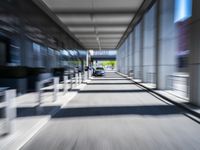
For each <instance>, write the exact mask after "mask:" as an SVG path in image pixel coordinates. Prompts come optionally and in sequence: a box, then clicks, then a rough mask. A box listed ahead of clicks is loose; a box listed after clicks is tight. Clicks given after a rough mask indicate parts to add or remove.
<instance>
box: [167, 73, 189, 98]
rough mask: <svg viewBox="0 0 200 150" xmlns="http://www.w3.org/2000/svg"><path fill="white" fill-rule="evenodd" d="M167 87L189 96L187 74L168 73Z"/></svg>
mask: <svg viewBox="0 0 200 150" xmlns="http://www.w3.org/2000/svg"><path fill="white" fill-rule="evenodd" d="M167 88H168V89H169V90H173V91H177V92H179V93H182V94H183V95H184V96H185V97H189V88H190V78H189V75H169V76H168V77H167Z"/></svg>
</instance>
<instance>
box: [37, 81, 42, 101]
mask: <svg viewBox="0 0 200 150" xmlns="http://www.w3.org/2000/svg"><path fill="white" fill-rule="evenodd" d="M41 88H42V85H41V83H40V82H39V81H38V82H37V94H38V98H37V102H38V104H39V105H40V104H41V99H42V98H41V97H42V91H41Z"/></svg>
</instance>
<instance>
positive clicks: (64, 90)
mask: <svg viewBox="0 0 200 150" xmlns="http://www.w3.org/2000/svg"><path fill="white" fill-rule="evenodd" d="M68 81H69V78H68V76H64V83H63V92H64V95H65V94H66V93H67V92H68Z"/></svg>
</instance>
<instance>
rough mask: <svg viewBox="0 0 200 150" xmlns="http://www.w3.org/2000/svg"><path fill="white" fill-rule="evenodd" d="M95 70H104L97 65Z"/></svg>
mask: <svg viewBox="0 0 200 150" xmlns="http://www.w3.org/2000/svg"><path fill="white" fill-rule="evenodd" d="M96 70H104V68H102V67H97V68H96Z"/></svg>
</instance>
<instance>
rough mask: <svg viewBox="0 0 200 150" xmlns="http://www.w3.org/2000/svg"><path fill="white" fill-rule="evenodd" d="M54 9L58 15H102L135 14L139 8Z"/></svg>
mask: <svg viewBox="0 0 200 150" xmlns="http://www.w3.org/2000/svg"><path fill="white" fill-rule="evenodd" d="M52 11H53V12H54V13H55V14H57V15H66V14H67V15H83V14H102V15H107V14H135V13H136V12H137V10H133V9H121V10H119V9H117V10H112V9H110V10H104V9H99V10H98V9H95V10H93V9H91V10H85V9H83V10H80V9H79V10H78V9H74V10H71V9H70V10H68V9H52Z"/></svg>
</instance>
